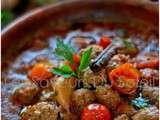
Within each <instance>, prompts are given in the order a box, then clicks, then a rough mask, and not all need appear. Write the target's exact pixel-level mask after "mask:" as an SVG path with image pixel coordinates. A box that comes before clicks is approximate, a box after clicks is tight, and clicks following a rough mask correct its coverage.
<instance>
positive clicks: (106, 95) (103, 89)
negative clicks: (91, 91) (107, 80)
mask: <svg viewBox="0 0 160 120" xmlns="http://www.w3.org/2000/svg"><path fill="white" fill-rule="evenodd" d="M95 95H96V98H97V100H98V102H99V103H101V104H104V105H106V106H107V107H108V108H109V109H111V110H115V109H117V106H118V104H119V103H120V102H121V98H120V96H119V94H118V92H116V91H114V90H112V88H111V87H110V86H108V85H106V86H98V87H97V88H96V90H95Z"/></svg>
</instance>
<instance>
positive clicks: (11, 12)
mask: <svg viewBox="0 0 160 120" xmlns="http://www.w3.org/2000/svg"><path fill="white" fill-rule="evenodd" d="M59 1H63V0H1V29H3V28H4V27H5V26H6V25H8V24H9V23H10V22H12V21H13V20H14V19H15V18H17V17H18V16H21V15H22V14H24V13H26V12H28V11H30V10H32V9H35V8H37V7H40V6H44V5H47V4H51V3H56V2H59Z"/></svg>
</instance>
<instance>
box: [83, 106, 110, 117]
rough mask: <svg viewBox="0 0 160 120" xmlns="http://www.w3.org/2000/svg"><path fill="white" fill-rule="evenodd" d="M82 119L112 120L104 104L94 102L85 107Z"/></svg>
mask: <svg viewBox="0 0 160 120" xmlns="http://www.w3.org/2000/svg"><path fill="white" fill-rule="evenodd" d="M81 120H111V114H110V111H109V110H108V108H106V107H105V106H104V105H102V104H98V103H94V104H90V105H88V106H87V107H86V108H84V110H83V112H82V116H81Z"/></svg>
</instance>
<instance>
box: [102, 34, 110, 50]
mask: <svg viewBox="0 0 160 120" xmlns="http://www.w3.org/2000/svg"><path fill="white" fill-rule="evenodd" d="M110 43H111V39H110V38H109V37H107V36H102V37H101V39H100V42H99V45H100V46H102V47H103V49H105V48H106V47H107V46H108V45H109V44H110Z"/></svg>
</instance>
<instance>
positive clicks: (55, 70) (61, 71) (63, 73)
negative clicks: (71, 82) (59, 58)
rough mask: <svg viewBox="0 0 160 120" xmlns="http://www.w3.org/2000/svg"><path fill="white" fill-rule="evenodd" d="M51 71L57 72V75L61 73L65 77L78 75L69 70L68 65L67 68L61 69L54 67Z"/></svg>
mask: <svg viewBox="0 0 160 120" xmlns="http://www.w3.org/2000/svg"><path fill="white" fill-rule="evenodd" d="M50 72H52V73H54V74H56V75H61V76H63V77H64V78H69V77H72V76H76V74H75V73H74V72H73V71H70V70H68V67H65V69H64V68H63V69H61V68H53V69H51V70H50Z"/></svg>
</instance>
